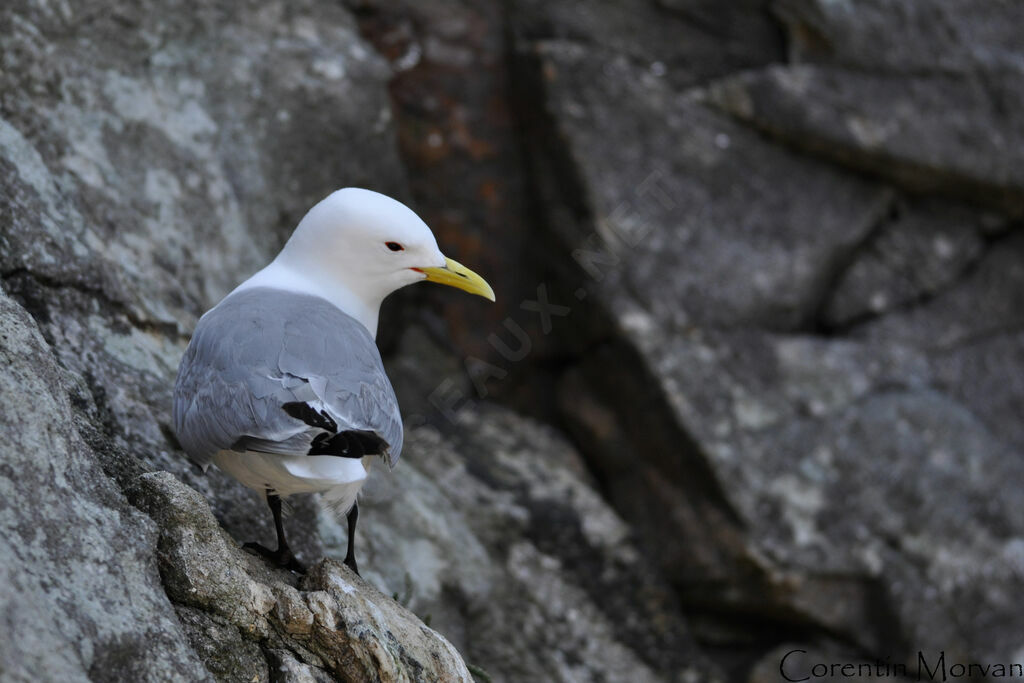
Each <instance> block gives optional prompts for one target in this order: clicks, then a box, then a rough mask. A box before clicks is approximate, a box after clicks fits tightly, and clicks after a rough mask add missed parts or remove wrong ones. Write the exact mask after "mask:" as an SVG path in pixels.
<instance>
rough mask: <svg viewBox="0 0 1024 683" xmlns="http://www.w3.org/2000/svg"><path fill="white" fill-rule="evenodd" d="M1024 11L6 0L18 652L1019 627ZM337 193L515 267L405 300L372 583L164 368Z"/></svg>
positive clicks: (364, 655)
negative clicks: (393, 463) (399, 201)
mask: <svg viewBox="0 0 1024 683" xmlns="http://www.w3.org/2000/svg"><path fill="white" fill-rule="evenodd" d="M1020 11H1021V6H1020V5H1019V3H1010V2H1002V1H1000V0H991V1H983V2H971V3H966V2H960V1H959V0H936V1H935V2H930V3H910V4H908V3H901V2H890V1H888V0H866V1H865V2H858V3H844V2H824V1H823V0H821V1H819V0H776V1H773V2H763V1H761V0H749V1H747V0H744V1H743V2H734V3H717V2H703V1H702V0H656V1H653V0H652V1H651V2H640V3H636V4H635V6H630V7H629V8H628V9H626V8H625V6H623V5H621V4H620V3H614V2H604V1H598V2H588V3H573V2H568V1H567V0H566V1H563V0H556V1H554V2H534V1H532V0H521V1H519V0H517V1H516V2H511V3H498V2H486V3H475V2H474V3H470V2H464V1H460V0H431V1H430V2H422V3H378V2H375V1H373V0H351V1H350V2H347V3H342V4H338V3H326V2H323V1H321V0H303V1H302V2H299V3H283V2H271V3H243V4H242V5H238V4H225V3H222V2H221V3H218V2H215V3H212V4H211V3H207V4H205V5H204V6H203V7H202V8H196V7H193V6H186V5H184V4H181V3H178V2H176V1H175V0H159V1H157V0H153V1H150V2H145V3H129V2H121V1H120V0H119V1H118V2H115V3H113V4H111V3H105V4H102V5H101V4H99V3H92V2H85V3H72V4H67V3H65V4H60V3H52V2H51V3H42V2H31V1H28V0H18V1H17V2H14V3H6V4H5V5H4V6H3V8H2V9H0V42H2V44H3V47H4V49H3V51H2V52H3V54H2V55H0V188H2V192H0V281H2V287H3V291H4V292H5V298H3V299H2V300H0V320H2V325H3V335H5V336H4V338H3V344H2V346H0V353H2V354H3V356H4V358H3V360H4V365H3V369H2V371H0V385H2V387H3V392H2V401H0V421H2V422H3V427H4V433H5V435H7V434H10V435H11V436H10V437H9V438H8V439H7V440H6V442H5V443H4V445H3V446H2V449H3V458H2V466H0V485H2V486H3V487H4V500H5V502H6V503H7V504H6V505H5V506H3V507H2V509H0V530H2V531H3V532H4V534H5V536H6V537H7V538H9V539H13V540H14V542H13V543H10V544H7V545H5V550H4V551H3V556H4V558H5V562H4V563H3V570H2V571H3V574H4V581H3V582H2V583H3V587H0V612H2V614H3V619H4V624H5V625H6V626H7V631H8V632H9V634H10V637H9V638H8V639H7V641H6V642H5V644H4V645H2V646H0V671H2V673H0V677H3V678H4V679H5V680H6V679H8V678H10V679H11V680H19V681H20V680H25V681H28V680H32V681H35V680H56V679H59V680H87V679H88V680H132V681H136V680H211V679H212V680H223V681H252V680H257V681H264V680H271V681H276V680H281V681H303V682H306V681H325V680H330V678H331V676H340V677H348V678H351V679H353V680H374V679H377V680H396V679H412V680H416V679H417V677H419V678H422V679H424V680H426V679H431V678H432V677H433V678H440V679H443V680H448V679H451V678H459V677H462V678H465V677H466V676H467V668H465V667H463V666H462V664H461V661H460V659H459V657H458V655H457V653H455V651H454V649H453V648H452V647H451V646H449V645H447V644H445V642H444V641H441V640H439V639H438V638H437V636H436V635H434V634H433V633H432V632H431V631H429V629H428V628H427V626H432V627H435V628H437V629H438V632H440V633H441V634H443V635H444V636H445V638H447V640H448V641H449V642H450V643H451V644H452V645H453V646H454V647H455V648H458V650H459V651H460V652H461V653H463V654H464V655H465V657H466V660H467V661H468V662H470V663H472V664H473V665H475V666H477V667H480V669H481V670H483V671H486V672H489V673H490V674H491V676H492V677H493V680H508V681H534V680H565V681H569V680H573V681H601V680H605V681H610V680H651V681H690V680H722V679H726V680H736V681H743V680H768V679H770V678H771V676H772V675H773V674H774V673H777V669H776V668H775V667H776V666H777V659H778V657H779V656H780V655H781V654H784V652H785V650H784V648H786V647H792V646H793V645H790V644H794V643H795V644H800V647H804V648H806V649H808V650H809V651H810V652H812V653H814V654H815V656H820V658H822V659H823V660H827V661H847V659H838V660H837V659H836V658H837V657H840V658H844V657H845V658H849V661H853V660H857V661H860V659H861V658H867V659H869V660H870V659H871V658H873V657H879V658H881V659H886V658H891V659H892V661H894V662H895V661H908V660H912V659H913V657H914V655H915V653H916V652H917V650H918V649H926V650H929V649H930V650H932V651H934V650H936V649H944V650H945V651H946V652H947V653H948V654H947V656H948V657H949V658H950V660H952V659H953V658H954V656H955V657H956V658H959V659H960V660H964V659H970V660H974V661H989V660H991V661H1020V659H1021V655H1020V653H1021V651H1022V650H1021V648H1022V646H1024V623H1022V621H1021V617H1020V615H1019V610H1016V609H1015V605H1016V602H1015V601H1016V596H1018V595H1019V594H1020V591H1021V588H1022V586H1021V576H1024V570H1022V568H1021V567H1022V564H1021V544H1022V541H1021V539H1022V538H1024V520H1022V518H1021V513H1020V510H1022V509H1024V505H1022V503H1024V501H1022V500H1021V499H1020V494H1019V491H1018V490H1017V489H1016V488H1015V486H1014V484H1015V482H1018V481H1019V480H1020V478H1021V474H1022V472H1021V471H1020V467H1021V465H1020V462H1021V459H1020V455H1021V453H1022V449H1024V428H1022V426H1021V425H1022V423H1021V420H1020V416H1021V415H1022V414H1024V384H1022V380H1021V378H1024V372H1022V368H1024V332H1022V330H1024V312H1022V310H1021V303H1020V302H1021V297H1020V296H1019V292H1020V291H1021V287H1022V285H1024V272H1022V270H1021V264H1022V263H1024V251H1022V243H1021V235H1020V227H1021V221H1020V215H1021V210H1020V206H1021V198H1022V197H1024V191H1022V184H1024V181H1022V178H1021V176H1020V167H1021V164H1020V163H1019V162H1020V159H1019V149H1020V147H1021V144H1020V143H1021V140H1022V130H1024V126H1022V119H1021V116H1020V111H1021V110H1022V107H1021V106H1020V104H1021V102H1022V95H1021V93H1022V92H1024V88H1022V86H1021V75H1022V73H1024V67H1022V61H1021V45H1022V43H1021V41H1020V40H1019V36H1018V34H1019V25H1020V23H1021V16H1020ZM360 35H363V36H365V39H364V38H361V37H360ZM378 51H379V53H380V54H378ZM392 106H394V110H395V114H394V115H392V113H391V112H392ZM406 176H409V179H408V180H409V181H408V182H407V178H406ZM346 184H352V185H363V186H368V187H371V188H374V189H379V190H383V191H385V192H388V193H389V194H392V195H395V196H398V197H400V198H406V199H408V198H412V199H413V200H414V201H415V202H418V203H419V208H421V209H422V211H423V213H424V215H425V216H427V217H428V218H429V222H431V223H432V224H434V227H435V228H436V229H437V232H438V234H439V235H440V236H441V241H442V244H443V246H444V247H445V249H446V250H448V251H451V252H452V255H453V256H457V257H458V258H460V260H464V261H467V262H471V263H472V265H474V266H479V270H481V272H484V273H485V274H487V275H488V276H490V275H491V274H492V272H493V273H494V274H495V275H496V277H495V281H496V285H497V287H496V288H497V289H498V290H499V303H498V304H497V305H496V306H494V307H493V308H489V309H482V308H481V307H479V306H473V307H471V306H469V305H467V304H465V300H462V299H459V298H458V295H457V293H454V292H445V291H444V290H437V289H435V290H429V289H427V288H421V289H419V290H416V289H415V288H414V289H412V290H410V293H408V294H407V295H404V296H401V297H399V298H397V300H395V301H393V302H391V303H390V304H389V306H388V307H387V308H386V310H385V312H384V321H383V323H384V324H383V326H382V330H383V331H384V335H383V339H382V342H383V346H384V350H385V352H386V354H387V355H388V358H387V363H388V368H389V371H390V372H391V373H392V375H393V377H394V378H395V383H396V390H397V392H398V395H399V397H400V400H401V402H402V405H403V409H404V411H405V414H406V416H407V417H408V418H410V422H409V426H408V427H409V429H408V431H409V439H408V441H409V447H408V449H407V451H406V453H405V454H404V458H403V461H402V463H401V464H400V465H399V467H398V468H397V469H396V470H395V472H393V473H391V474H390V475H389V474H387V473H385V472H375V473H374V476H373V479H372V481H371V484H370V486H369V487H368V490H367V492H366V497H365V499H364V507H363V515H362V516H361V520H360V535H359V539H358V546H357V549H358V552H359V557H360V566H361V567H362V568H363V571H364V574H365V576H366V578H367V580H368V582H367V583H364V582H360V581H359V580H357V579H356V578H355V577H352V576H351V575H350V574H348V573H347V572H346V571H345V570H344V569H343V568H341V567H339V566H337V565H336V564H334V563H333V562H332V561H330V560H328V561H325V562H323V563H318V560H319V559H320V558H321V556H322V555H324V554H325V552H326V554H328V555H333V556H335V557H338V556H340V555H343V554H344V553H343V541H344V535H343V531H342V526H339V523H338V520H336V519H334V518H332V517H329V516H327V515H325V513H324V512H323V511H322V510H321V509H320V508H319V507H318V506H317V505H316V503H315V501H313V500H312V499H302V498H296V499H295V500H294V511H293V514H292V515H291V516H290V517H289V518H288V519H287V520H286V524H287V525H288V529H289V534H290V537H291V538H292V539H293V541H294V543H295V544H296V545H297V547H298V550H299V554H300V556H301V559H302V560H304V561H305V562H306V563H307V564H309V565H315V570H314V571H313V572H312V573H311V574H310V576H309V577H307V578H306V579H305V580H304V581H301V582H300V581H299V580H298V579H297V578H296V577H292V576H289V575H282V574H278V573H275V572H273V571H271V570H269V569H268V568H267V567H266V566H264V565H263V564H262V563H260V562H258V561H256V560H255V559H253V558H251V557H249V556H248V555H245V554H243V553H240V552H239V551H238V549H237V544H238V543H240V542H243V541H248V540H261V541H263V542H264V543H268V542H270V541H271V539H272V529H271V528H270V516H269V515H268V514H267V511H266V510H265V508H264V506H263V505H262V504H261V503H260V501H259V499H258V498H257V496H256V495H255V494H253V493H251V492H248V491H245V490H243V489H241V487H239V486H238V485H237V484H235V483H233V482H232V481H230V480H229V479H228V478H226V477H224V476H222V475H220V474H218V473H216V472H211V474H210V475H208V476H203V475H200V474H199V473H198V472H197V471H196V470H195V469H194V468H192V467H191V466H190V465H188V463H187V462H186V461H185V460H184V459H183V458H182V456H181V454H180V451H179V449H178V448H177V445H176V444H175V442H174V440H173V438H172V437H170V435H169V430H168V429H167V420H168V406H169V398H170V387H171V385H172V380H173V376H174V372H175V369H176V366H177V362H178V359H179V358H180V354H181V352H182V350H183V348H184V344H185V342H186V340H187V338H188V334H189V333H190V331H191V329H192V327H193V326H194V323H195V319H196V316H197V315H198V314H199V313H201V312H202V311H203V310H205V309H206V307H208V306H209V305H210V304H211V303H213V302H214V301H215V300H216V299H217V298H218V297H219V296H220V295H222V294H223V293H224V292H225V291H226V290H227V289H228V288H230V287H232V286H233V285H234V284H235V283H236V282H238V281H239V280H240V279H241V278H243V277H245V276H246V275H247V274H248V273H249V272H251V271H252V270H253V269H254V268H256V267H257V266H258V265H260V264H261V263H263V262H264V261H265V260H266V259H267V258H268V257H269V256H270V255H271V254H272V253H273V252H274V251H275V250H276V248H277V247H278V246H279V245H280V243H281V241H282V240H283V238H284V237H285V235H286V234H287V232H288V231H289V230H290V229H291V228H292V227H293V226H294V224H295V221H296V220H297V219H298V217H299V216H300V215H301V214H302V212H303V211H305V210H306V209H307V208H308V206H309V205H310V204H312V203H313V202H314V201H316V200H317V199H319V198H320V197H321V196H323V195H324V194H326V193H327V192H328V191H330V190H332V189H334V188H336V187H338V186H341V185H346ZM7 296H9V298H6V297H7ZM544 297H547V299H546V300H547V301H550V302H551V303H552V304H554V305H555V306H556V307H555V308H552V309H548V310H547V311H546V313H547V314H548V315H549V317H548V318H545V317H544V314H543V313H542V312H541V311H542V310H543V309H541V310H538V305H539V302H540V301H541V300H542V299H544ZM474 311H480V312H479V313H474ZM467 314H472V315H469V316H468V317H467ZM489 363H490V365H488V364H489ZM467 371H468V372H467ZM26 391H28V392H30V393H31V400H26V398H25V392H26ZM483 394H486V397H484V396H482V395H483ZM495 397H498V398H501V399H502V400H505V401H508V402H509V403H510V404H512V405H514V407H515V410H517V411H519V413H528V414H530V415H532V416H533V417H534V418H535V419H527V418H524V417H522V415H520V414H518V413H517V412H515V411H513V410H509V409H508V408H499V407H496V406H495V405H492V404H489V403H488V402H487V401H486V400H484V401H481V400H480V399H481V398H486V399H493V398H495ZM449 399H451V400H449ZM543 422H547V423H548V424H547V425H545V424H543ZM556 428H562V429H564V432H565V433H564V434H560V433H559V432H558V431H556ZM566 435H568V437H569V439H570V440H571V442H570V441H569V440H567V439H566ZM156 471H165V473H164V474H155V473H154V472H156ZM147 473H148V474H147ZM168 473H170V474H168ZM123 492H128V493H130V494H131V495H130V499H131V500H132V501H134V503H135V504H136V505H137V506H138V507H135V506H133V505H132V504H130V503H129V502H127V501H126V498H125V496H124V493H123ZM205 501H208V502H205ZM207 505H209V506H210V507H209V508H208V507H207ZM139 508H142V509H144V510H145V511H146V513H145V514H143V513H141V512H140V511H139ZM210 510H212V516H211V514H210ZM215 520H216V521H215ZM218 522H219V526H218ZM224 530H226V531H227V532H228V533H229V534H230V537H229V536H226V535H225V534H224ZM341 582H344V585H343V584H342V583H341ZM370 584H373V585H376V586H377V588H378V589H380V590H381V591H382V593H383V595H382V594H381V593H379V592H376V591H375V590H374V589H373V588H372V587H371V585H370ZM345 586H347V587H349V588H351V589H352V590H353V592H352V593H348V592H347V591H346V588H345ZM385 595H394V596H396V597H397V600H398V602H399V603H401V604H403V605H405V606H407V607H408V608H409V609H410V610H411V611H412V612H414V613H415V614H417V615H419V616H420V617H422V619H423V620H424V622H429V624H426V625H425V624H424V623H421V622H420V621H418V620H417V619H416V618H415V617H413V616H412V615H411V614H410V613H409V612H406V611H405V610H403V609H401V608H399V607H397V606H396V605H395V604H394V602H393V601H392V600H391V599H390V598H387V597H385ZM339 618H340V619H341V620H342V621H344V626H342V624H340V623H339V621H338V620H339ZM388 634H391V635H390V636H389V635H388ZM360 635H362V636H365V638H360V637H358V636H360ZM353 636H356V637H355V638H353ZM391 636H394V638H393V639H392V637H391ZM851 650H853V651H854V653H853V654H851ZM431 653H435V654H437V655H438V657H440V660H435V659H434V658H433V655H432V654H431ZM422 662H426V663H425V664H424V668H423V669H420V668H418V667H419V663H422ZM438 662H440V663H438ZM444 662H447V663H444ZM433 666H442V667H443V669H444V670H443V671H441V670H439V669H433V671H434V674H433V675H432V674H431V673H430V671H432V669H431V668H430V667H433ZM476 670H477V669H474V671H476Z"/></svg>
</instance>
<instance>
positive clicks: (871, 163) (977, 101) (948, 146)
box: [710, 64, 1024, 215]
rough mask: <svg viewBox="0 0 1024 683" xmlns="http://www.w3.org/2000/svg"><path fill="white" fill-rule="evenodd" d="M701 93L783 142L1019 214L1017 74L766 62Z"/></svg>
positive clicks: (1021, 82)
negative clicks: (910, 73) (907, 72)
mask: <svg viewBox="0 0 1024 683" xmlns="http://www.w3.org/2000/svg"><path fill="white" fill-rule="evenodd" d="M710 98H711V101H713V102H715V103H716V104H717V105H718V106H719V107H721V108H722V109H723V110H725V111H727V112H728V113H729V114H731V115H733V116H735V117H736V118H737V119H739V120H741V121H743V122H745V123H748V124H750V125H751V126H753V127H755V128H756V129H758V130H761V131H764V132H766V133H768V134H769V135H771V136H773V137H777V138H779V139H780V140H782V141H784V142H786V143H787V144H790V145H793V146H794V147H797V148H799V149H801V150H804V151H807V152H810V153H813V154H815V155H821V156H824V157H826V158H829V159H832V160H834V161H836V162H839V163H840V164H843V165H847V166H851V167H854V168H858V169H862V170H864V171H866V172H868V173H870V174H872V175H878V176H881V177H882V178H885V179H886V180H888V181H890V182H893V183H895V184H897V185H898V186H900V187H903V188H906V189H909V190H912V191H914V192H938V193H943V194H946V195H953V196H960V197H964V198H966V199H969V200H972V201H977V202H985V203H987V204H990V205H992V206H994V207H997V208H1000V209H1003V210H1006V211H1010V212H1012V213H1014V214H1016V215H1020V214H1021V213H1022V212H1024V191H1022V190H1021V188H1022V187H1024V172H1022V171H1021V169H1022V168H1024V163H1022V158H1021V155H1020V150H1021V148H1022V147H1024V145H1022V143H1024V127H1022V126H1021V125H1020V122H1019V121H1017V120H1016V112H1018V111H1020V108H1021V106H1022V104H1024V73H1019V74H1015V75H1013V76H1007V75H1003V74H1001V73H997V74H991V75H990V76H986V77H984V78H983V77H979V76H976V75H964V74H953V75H950V74H942V73H939V74H929V75H922V76H919V77H915V78H908V77H906V76H904V75H902V74H890V73H870V72H868V73H864V72H859V71H851V70H849V69H844V68H841V67H830V66H820V65H804V64H801V65H793V66H778V65H776V66H771V67H768V68H766V69H764V70H761V71H753V72H748V73H744V74H740V75H739V76H735V77H731V78H728V79H723V80H722V81H721V82H717V83H715V84H713V85H712V87H711V88H710ZM950 102H955V103H956V106H955V107H950V106H949V103H950Z"/></svg>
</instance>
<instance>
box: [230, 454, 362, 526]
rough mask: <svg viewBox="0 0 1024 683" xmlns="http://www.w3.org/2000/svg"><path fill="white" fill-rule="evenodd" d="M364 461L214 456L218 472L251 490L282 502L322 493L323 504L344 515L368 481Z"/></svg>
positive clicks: (302, 456) (306, 456) (322, 458)
mask: <svg viewBox="0 0 1024 683" xmlns="http://www.w3.org/2000/svg"><path fill="white" fill-rule="evenodd" d="M363 460H365V458H364V459H362V460H360V459H357V458H339V457H337V456H334V455H276V454H273V453H256V452H253V451H246V452H245V453H238V452H236V451H221V452H220V453H217V454H216V455H214V456H213V462H214V464H215V465H217V467H218V468H220V469H221V470H222V471H224V472H226V473H227V474H230V475H231V476H232V477H234V478H235V479H237V480H238V481H240V482H242V484H244V485H245V486H248V487H249V488H251V489H256V490H257V491H259V492H261V493H262V492H265V491H266V490H267V489H270V490H272V491H273V492H274V493H276V494H277V495H279V496H281V497H282V498H283V497H286V496H290V495H292V494H294V493H322V494H324V495H323V498H324V501H325V502H327V503H328V504H330V505H331V506H332V507H334V508H335V509H337V510H338V511H340V512H342V513H344V512H347V511H348V509H349V508H351V507H352V504H353V503H355V502H356V495H357V494H358V493H359V490H360V489H361V488H362V487H363V483H364V482H365V481H366V474H367V468H366V466H364V464H363ZM367 464H369V463H367Z"/></svg>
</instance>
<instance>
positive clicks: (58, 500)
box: [0, 291, 208, 681]
mask: <svg viewBox="0 0 1024 683" xmlns="http://www.w3.org/2000/svg"><path fill="white" fill-rule="evenodd" d="M0 342H2V343H0V356H2V364H0V367H3V372H0V397H2V398H0V400H2V403H3V410H2V411H0V422H2V425H3V433H4V439H3V442H2V444H0V452H2V462H3V465H2V467H0V487H2V495H3V499H4V506H3V508H2V510H0V526H2V528H3V529H4V537H5V541H4V548H5V550H4V561H3V563H2V565H3V569H2V570H0V571H2V572H3V580H2V582H0V610H2V613H3V621H4V623H5V624H6V625H7V629H8V634H7V637H6V638H4V641H3V645H0V662H3V670H4V673H3V678H4V680H10V681H41V680H66V681H84V680H100V681H119V680H128V679H131V680H140V681H141V680H147V681H150V680H152V681H155V680H161V681H199V680H208V674H207V673H206V670H205V669H204V668H203V665H202V664H201V663H200V661H199V660H198V658H197V657H196V656H195V654H194V653H193V652H192V650H190V649H189V648H188V646H187V641H186V639H185V635H184V633H183V632H182V628H181V625H180V624H179V622H178V620H177V619H175V617H174V612H173V610H172V609H171V606H170V603H169V602H168V600H167V596H166V594H165V593H164V590H163V587H162V586H161V585H160V577H159V575H158V574H157V571H156V564H155V562H154V552H155V548H156V529H155V527H154V525H153V523H152V522H151V521H150V520H149V519H148V518H147V517H146V516H145V515H143V514H141V513H140V512H139V511H138V510H136V509H135V508H133V507H132V506H131V505H129V504H128V501H126V500H125V498H124V496H123V495H122V494H121V492H120V490H119V489H118V488H117V486H116V485H115V484H114V483H113V482H111V481H110V480H109V479H107V477H106V476H105V475H104V473H103V470H102V468H101V467H100V464H99V462H98V454H97V453H95V452H94V451H92V450H91V449H90V448H89V447H88V445H86V443H85V442H83V440H82V438H81V437H80V436H79V434H78V432H77V431H76V430H75V421H74V417H73V413H72V407H71V405H70V402H69V400H68V397H67V394H66V392H65V388H64V386H65V385H64V381H65V380H64V378H63V377H62V371H61V370H60V368H59V367H58V365H57V363H56V361H55V359H54V357H53V354H52V353H51V352H50V350H49V348H48V347H47V345H46V342H45V341H44V340H43V338H42V336H41V335H40V333H39V329H38V327H37V326H36V324H35V322H34V321H33V320H32V318H31V317H30V316H29V315H28V313H26V312H25V311H24V309H22V308H21V307H20V306H18V305H17V304H16V303H14V302H13V301H12V300H11V299H10V298H9V297H8V296H7V295H6V294H5V293H3V292H2V291H0Z"/></svg>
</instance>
